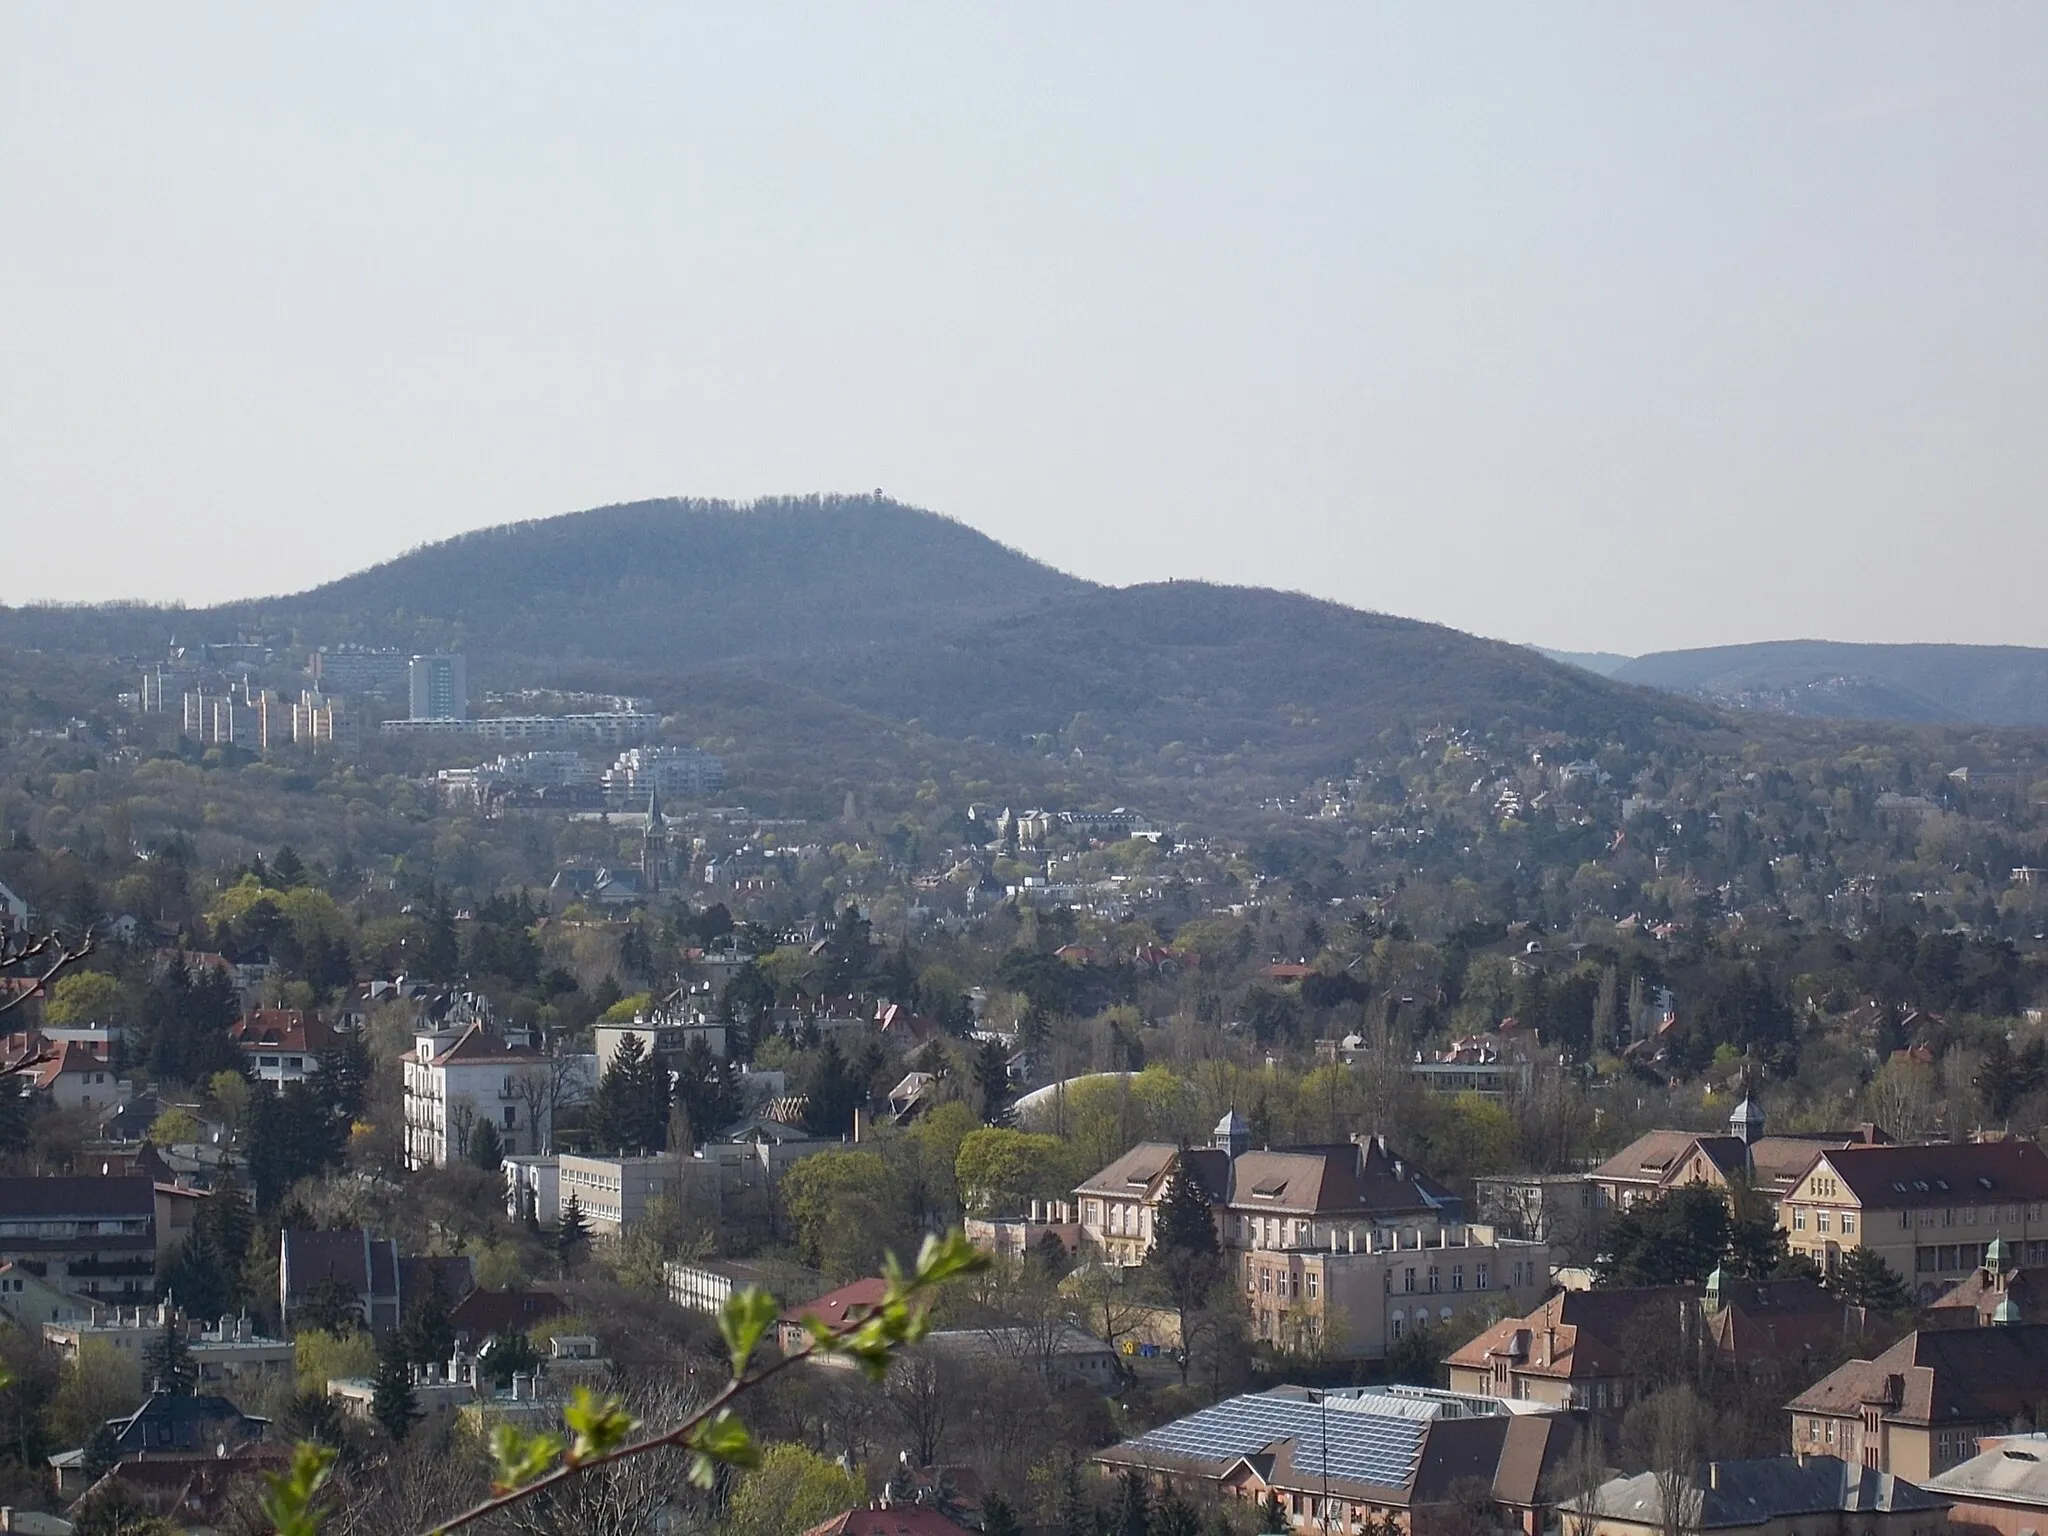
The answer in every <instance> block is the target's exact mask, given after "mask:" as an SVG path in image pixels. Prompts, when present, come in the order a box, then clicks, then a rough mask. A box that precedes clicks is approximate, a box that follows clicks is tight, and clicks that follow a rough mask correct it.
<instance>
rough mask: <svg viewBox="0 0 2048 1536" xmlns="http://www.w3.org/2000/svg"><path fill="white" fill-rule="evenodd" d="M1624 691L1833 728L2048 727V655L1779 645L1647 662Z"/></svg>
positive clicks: (1664, 655) (2001, 648)
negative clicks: (1641, 687) (1662, 693)
mask: <svg viewBox="0 0 2048 1536" xmlns="http://www.w3.org/2000/svg"><path fill="white" fill-rule="evenodd" d="M1614 675H1615V677H1616V678H1617V679H1618V680H1620V681H1622V682H1629V683H1642V684H1647V685H1648V686H1650V687H1654V688H1670V689H1676V690H1680V691H1683V692H1687V693H1693V694H1697V695H1699V696H1701V697H1703V698H1707V699H1712V700H1715V701H1717V702H1724V703H1730V704H1739V705H1742V706H1744V707H1747V708H1752V709H1768V710H1774V711H1777V712H1780V713H1783V714H1790V715H1806V716H1814V717H1820V718H1826V719H1867V720H1897V721H1903V722H1907V723H1926V724H1937V723H1942V724H1945V723H1956V722H1968V723H1972V724H1980V725H2044V724H2048V650H2041V649H2035V648H2031V647H2028V646H2020V645H1851V644H1846V643H1842V642H1837V641H1832V640H1772V641H1764V642H1761V643H1758V644H1755V645H1722V646H1712V647H1707V648H1704V649H1700V650H1690V651H1661V652H1658V653H1655V654H1653V655H1649V656H1638V657H1636V658H1635V659H1634V660H1633V661H1631V662H1629V663H1628V664H1627V665H1626V666H1624V667H1622V668H1620V670H1618V671H1617V672H1616V673H1615V674H1614Z"/></svg>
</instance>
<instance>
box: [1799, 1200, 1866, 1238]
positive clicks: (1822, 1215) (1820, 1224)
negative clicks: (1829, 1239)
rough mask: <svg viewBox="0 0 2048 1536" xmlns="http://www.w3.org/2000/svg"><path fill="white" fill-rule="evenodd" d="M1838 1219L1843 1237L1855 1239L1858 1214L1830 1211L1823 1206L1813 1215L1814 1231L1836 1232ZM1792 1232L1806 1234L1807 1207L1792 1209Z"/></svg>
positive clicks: (1800, 1206)
mask: <svg viewBox="0 0 2048 1536" xmlns="http://www.w3.org/2000/svg"><path fill="white" fill-rule="evenodd" d="M1838 1219H1839V1224H1840V1226H1839V1229H1840V1231H1841V1233H1842V1235H1843V1236H1844V1237H1854V1236H1855V1235H1856V1213H1855V1212H1854V1211H1830V1210H1828V1209H1827V1208H1826V1207H1824V1206H1823V1207H1822V1208H1820V1209H1818V1210H1816V1211H1815V1212H1814V1213H1813V1230H1814V1231H1816V1232H1831V1231H1834V1230H1836V1229H1837V1221H1838ZM1792 1230H1793V1231H1794V1232H1804V1231H1805V1230H1806V1207H1805V1206H1803V1205H1795V1206H1793V1207H1792Z"/></svg>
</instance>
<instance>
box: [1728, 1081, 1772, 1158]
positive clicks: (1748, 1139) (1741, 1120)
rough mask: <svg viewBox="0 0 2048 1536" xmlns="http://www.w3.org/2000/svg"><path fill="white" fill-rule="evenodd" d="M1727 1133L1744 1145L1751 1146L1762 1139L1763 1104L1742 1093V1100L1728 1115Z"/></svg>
mask: <svg viewBox="0 0 2048 1536" xmlns="http://www.w3.org/2000/svg"><path fill="white" fill-rule="evenodd" d="M1728 1134H1729V1135H1731V1136H1733V1137H1734V1138H1735V1139H1736V1140H1737V1141H1740V1142H1741V1143H1742V1144H1743V1145H1744V1146H1745V1147H1753V1146H1755V1145H1756V1144H1757V1143H1758V1142H1759V1141H1761V1140H1762V1139H1763V1134H1764V1112H1763V1106H1762V1105H1760V1104H1758V1103H1757V1101H1756V1100H1755V1099H1753V1098H1751V1097H1750V1096H1749V1095H1748V1094H1747V1093H1745V1094H1743V1096H1742V1102H1741V1103H1740V1104H1738V1105H1736V1106H1735V1113H1734V1114H1732V1115H1730V1116H1729V1117H1728Z"/></svg>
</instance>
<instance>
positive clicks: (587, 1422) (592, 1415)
mask: <svg viewBox="0 0 2048 1536" xmlns="http://www.w3.org/2000/svg"><path fill="white" fill-rule="evenodd" d="M562 1422H563V1423H564V1424H567V1425H568V1426H569V1428H570V1429H571V1430H572V1431H573V1432H574V1434H575V1437H576V1438H575V1439H574V1440H572V1441H571V1442H570V1444H569V1465H570V1466H572V1467H573V1466H575V1465H577V1464H578V1463H579V1462H585V1461H588V1460H590V1458H591V1457H593V1456H602V1455H604V1454H605V1453H606V1452H607V1451H615V1450H617V1449H618V1448H619V1447H620V1446H622V1445H624V1444H625V1443H626V1437H627V1436H628V1435H630V1434H632V1433H633V1431H634V1430H636V1429H638V1428H639V1427H640V1421H639V1420H638V1419H636V1418H634V1417H633V1416H632V1415H631V1414H630V1413H628V1412H626V1410H625V1409H624V1408H622V1407H620V1406H619V1400H618V1399H617V1398H615V1397H602V1398H601V1397H599V1396H598V1395H597V1394H596V1393H595V1392H593V1391H591V1390H590V1388H588V1387H578V1388H577V1389H576V1392H575V1395H574V1396H573V1397H571V1398H570V1399H569V1406H568V1407H566V1408H564V1409H563V1410H562Z"/></svg>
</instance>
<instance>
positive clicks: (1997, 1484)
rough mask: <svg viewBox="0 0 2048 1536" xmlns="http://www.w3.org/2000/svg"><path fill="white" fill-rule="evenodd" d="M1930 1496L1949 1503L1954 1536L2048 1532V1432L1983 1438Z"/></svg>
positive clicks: (1935, 1482) (1936, 1482) (1934, 1483)
mask: <svg viewBox="0 0 2048 1536" xmlns="http://www.w3.org/2000/svg"><path fill="white" fill-rule="evenodd" d="M1927 1491H1928V1492H1929V1493H1930V1494H1933V1495H1934V1496H1935V1497H1937V1498H1941V1499H1946V1500H1948V1501H1949V1511H1948V1519H1949V1529H1950V1531H1951V1532H1953V1533H1954V1536H2032V1533H2038V1532H2040V1531H2041V1530H2043V1529H2044V1528H2048V1433H2043V1432H2042V1431H2040V1430H2034V1431H2031V1432H2029V1433H2026V1434H2013V1435H1984V1436H1982V1437H1980V1438H1979V1440H1978V1442H1977V1454H1976V1455H1974V1456H1972V1457H1971V1458H1970V1459H1969V1460H1968V1461H1965V1462H1963V1463H1961V1464H1960V1465H1958V1466H1953V1467H1950V1468H1949V1469H1948V1470H1947V1471H1946V1472H1942V1473H1939V1474H1937V1475H1936V1476H1934V1477H1930V1478H1929V1479H1928V1480H1927Z"/></svg>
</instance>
